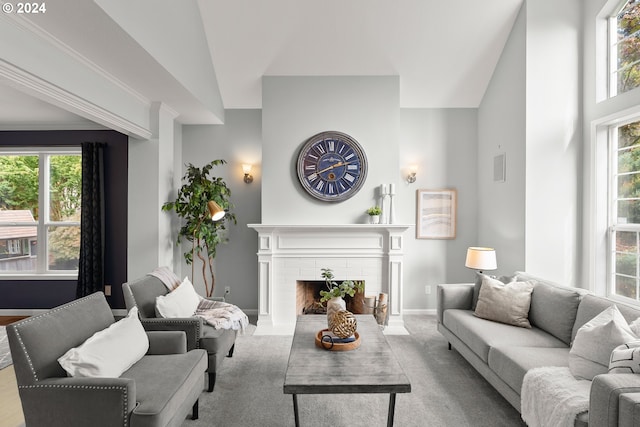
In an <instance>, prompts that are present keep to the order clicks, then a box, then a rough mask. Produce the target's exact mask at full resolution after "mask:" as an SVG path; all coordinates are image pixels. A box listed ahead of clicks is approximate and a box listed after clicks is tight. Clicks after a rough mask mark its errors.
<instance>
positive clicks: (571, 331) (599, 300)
mask: <svg viewBox="0 0 640 427" xmlns="http://www.w3.org/2000/svg"><path fill="white" fill-rule="evenodd" d="M515 276H516V280H517V281H529V280H531V281H534V282H535V285H534V288H533V292H532V294H531V306H530V310H529V321H530V323H531V326H532V327H531V329H527V328H520V327H516V326H511V325H506V324H503V323H498V322H494V321H491V320H485V319H481V318H479V317H476V316H475V315H474V309H475V304H476V302H477V298H478V289H479V287H480V281H478V283H475V284H474V283H468V284H466V283H465V284H443V285H438V291H437V298H438V300H437V302H438V308H437V316H438V331H440V333H441V334H442V335H443V336H444V337H445V338H446V339H447V340H448V342H449V346H450V348H451V346H452V347H453V348H455V350H457V351H458V352H459V353H460V354H461V355H462V356H463V357H464V358H465V359H466V360H467V361H468V362H469V363H470V364H471V365H472V366H473V367H474V368H475V369H476V370H477V371H478V372H479V373H480V374H481V375H482V376H483V377H484V378H485V379H486V380H487V381H488V382H489V383H490V384H491V385H492V386H493V387H494V388H495V389H496V390H497V391H498V392H499V393H500V394H502V396H504V398H505V399H506V400H507V401H508V402H509V403H510V404H511V405H513V407H515V408H516V409H517V410H518V411H520V391H521V388H522V381H523V378H524V375H525V374H526V372H527V371H528V370H529V369H532V368H536V367H542V366H569V350H570V345H571V342H572V340H573V338H574V337H575V335H576V333H577V331H578V329H579V328H580V327H581V326H582V325H584V324H585V323H586V322H588V321H589V320H591V319H592V318H593V317H595V316H597V315H598V314H599V313H600V312H602V311H603V310H605V309H606V308H607V307H609V306H611V305H612V304H616V305H617V306H618V308H619V310H620V311H621V313H622V314H623V316H624V317H625V319H626V320H627V321H628V322H631V321H633V320H635V319H636V318H638V317H639V316H640V308H636V307H632V306H627V305H624V304H620V303H618V302H614V301H612V300H609V299H607V298H603V297H599V296H595V295H592V294H590V293H589V292H587V291H585V290H582V289H578V288H573V287H566V286H561V285H559V284H556V283H553V282H550V281H548V280H544V279H541V278H538V277H534V276H532V275H529V274H527V273H524V272H516V273H515ZM575 425H576V426H587V425H588V426H591V427H599V426H640V375H637V374H603V375H598V376H596V377H595V378H594V380H593V382H592V385H591V392H590V401H589V412H588V413H583V414H581V415H580V416H579V417H578V419H576V422H575Z"/></svg>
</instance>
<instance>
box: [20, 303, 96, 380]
mask: <svg viewBox="0 0 640 427" xmlns="http://www.w3.org/2000/svg"><path fill="white" fill-rule="evenodd" d="M99 296H100V295H99V294H92V295H88V296H86V297H84V298H80V299H78V300H75V301H73V302H70V303H68V304H66V305H64V306H61V307H56V308H53V309H51V310H49V311H47V312H46V313H42V314H38V315H36V316H33V317H29V318H28V319H25V320H23V321H22V324H26V323H31V322H35V321H38V320H42V319H44V318H46V317H48V316H50V315H52V314H53V313H56V312H58V311H60V310H66V309H68V308H69V307H72V306H74V305H76V304H79V303H80V302H82V301H84V300H88V299H93V298H98V297H99ZM15 331H16V336H17V337H18V341H19V342H20V347H22V351H23V352H24V354H25V356H27V362H29V369H31V373H32V374H33V379H34V380H35V381H40V380H39V379H38V375H37V374H36V370H35V368H34V367H33V362H32V361H31V357H30V356H29V352H28V351H27V349H26V347H25V346H24V343H23V341H22V337H21V336H20V330H19V329H18V327H16V328H15Z"/></svg>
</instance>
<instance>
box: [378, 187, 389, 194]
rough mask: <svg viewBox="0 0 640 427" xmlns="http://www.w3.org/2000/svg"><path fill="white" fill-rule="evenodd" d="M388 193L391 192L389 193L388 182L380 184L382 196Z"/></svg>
mask: <svg viewBox="0 0 640 427" xmlns="http://www.w3.org/2000/svg"><path fill="white" fill-rule="evenodd" d="M387 194H389V193H387V184H382V185H381V186H380V195H381V196H386V195H387Z"/></svg>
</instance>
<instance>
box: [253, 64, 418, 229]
mask: <svg viewBox="0 0 640 427" xmlns="http://www.w3.org/2000/svg"><path fill="white" fill-rule="evenodd" d="M262 85H263V88H262V96H263V99H262V137H263V140H262V142H263V151H262V166H263V171H264V175H263V182H262V222H263V223H265V224H316V223H318V224H353V223H359V222H360V223H362V222H364V221H365V210H366V209H367V208H368V207H369V206H372V205H373V204H375V203H376V195H377V190H378V188H379V186H380V184H383V183H384V184H388V183H395V184H396V186H398V184H399V180H400V176H399V164H398V136H399V117H400V79H399V78H398V77H397V76H391V77H263V79H262ZM328 130H335V131H340V132H344V133H347V134H349V135H351V136H352V137H353V138H355V139H356V140H357V141H358V142H359V143H360V144H361V145H362V147H363V149H364V150H365V152H366V156H367V160H368V164H369V172H368V176H367V180H366V182H365V183H364V185H363V186H362V188H361V189H360V191H359V192H358V194H356V195H355V196H353V197H352V198H350V199H348V200H346V201H344V202H341V203H326V202H321V201H317V200H315V199H313V198H312V197H310V196H309V195H308V194H306V193H305V192H304V190H302V188H301V186H300V185H299V183H298V178H297V175H296V168H295V164H296V163H295V162H296V159H297V156H298V151H299V150H300V146H301V145H302V144H303V143H304V142H305V141H306V140H307V139H308V138H310V137H311V136H313V135H315V134H317V133H319V132H323V131H328ZM410 218H411V217H410V216H408V215H406V214H405V213H404V212H399V215H398V222H399V223H404V222H407V221H408V220H409V219H410Z"/></svg>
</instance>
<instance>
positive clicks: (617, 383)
mask: <svg viewBox="0 0 640 427" xmlns="http://www.w3.org/2000/svg"><path fill="white" fill-rule="evenodd" d="M638 392H640V375H637V374H602V375H597V376H596V377H595V378H594V379H593V381H592V383H591V393H590V395H589V427H614V426H615V427H617V426H618V422H619V420H620V421H621V420H622V419H623V417H621V413H620V397H621V395H623V394H626V393H638ZM627 418H628V416H627V415H626V414H625V415H624V419H627ZM620 425H622V424H620Z"/></svg>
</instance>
